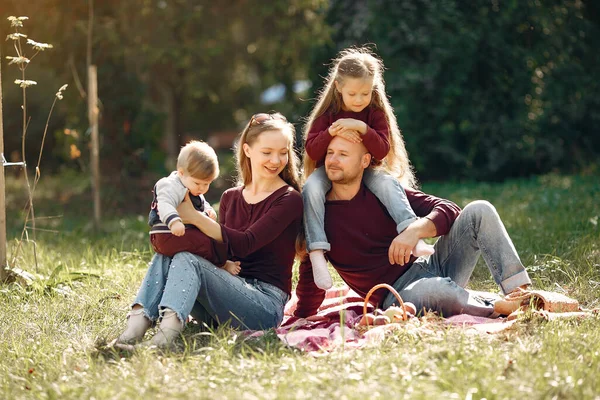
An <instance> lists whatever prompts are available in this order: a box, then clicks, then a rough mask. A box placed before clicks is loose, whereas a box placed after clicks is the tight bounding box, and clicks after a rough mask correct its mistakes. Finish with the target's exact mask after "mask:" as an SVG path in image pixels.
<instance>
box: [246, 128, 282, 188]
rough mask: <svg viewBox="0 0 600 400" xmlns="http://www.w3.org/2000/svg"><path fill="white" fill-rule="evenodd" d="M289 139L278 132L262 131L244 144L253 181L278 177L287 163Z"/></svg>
mask: <svg viewBox="0 0 600 400" xmlns="http://www.w3.org/2000/svg"><path fill="white" fill-rule="evenodd" d="M289 145H290V142H289V139H288V138H287V137H286V136H285V135H284V134H283V132H281V131H279V130H270V131H264V132H262V133H261V134H260V135H258V137H257V138H256V140H255V141H254V143H252V145H249V144H248V143H244V153H245V154H246V157H248V158H249V159H250V166H251V168H252V177H253V180H256V179H260V178H263V179H273V178H275V177H278V176H279V174H280V173H281V171H283V169H284V168H285V166H286V165H287V163H288V161H289V156H290V155H289Z"/></svg>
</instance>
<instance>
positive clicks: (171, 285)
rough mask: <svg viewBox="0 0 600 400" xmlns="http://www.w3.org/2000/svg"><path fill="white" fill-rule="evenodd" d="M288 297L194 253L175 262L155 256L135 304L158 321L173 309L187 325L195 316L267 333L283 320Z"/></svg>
mask: <svg viewBox="0 0 600 400" xmlns="http://www.w3.org/2000/svg"><path fill="white" fill-rule="evenodd" d="M288 298H289V295H288V294H287V293H285V292H284V291H283V290H281V289H279V288H278V287H276V286H274V285H271V284H269V283H266V282H262V281H259V280H257V279H252V278H241V277H239V276H235V275H231V274H230V273H229V272H227V271H225V270H224V269H222V268H218V267H216V266H215V265H214V264H211V263H210V262H209V261H207V260H205V259H204V258H202V257H200V256H197V255H194V254H192V253H187V252H183V253H177V254H175V256H174V257H173V258H171V257H167V256H164V255H162V254H155V255H154V258H152V261H151V263H150V267H149V269H148V272H146V277H145V278H144V281H143V282H142V286H141V287H140V290H139V292H138V294H137V297H136V299H135V301H134V303H133V304H140V305H141V306H143V307H144V313H145V315H146V316H147V317H148V319H150V320H151V321H156V320H157V319H158V318H159V317H160V315H161V313H162V310H163V309H165V308H170V309H171V310H173V311H175V312H176V313H177V317H178V318H179V320H180V321H185V320H186V319H187V316H188V315H190V313H191V312H192V309H194V311H195V312H194V313H193V314H194V316H201V317H202V318H203V319H202V320H201V321H203V322H206V323H208V324H209V325H214V322H215V321H216V322H217V323H223V322H226V321H229V322H230V323H231V326H232V327H234V328H240V329H268V328H273V327H276V326H278V325H279V324H280V323H281V321H282V320H283V308H284V306H285V303H286V302H287V301H288Z"/></svg>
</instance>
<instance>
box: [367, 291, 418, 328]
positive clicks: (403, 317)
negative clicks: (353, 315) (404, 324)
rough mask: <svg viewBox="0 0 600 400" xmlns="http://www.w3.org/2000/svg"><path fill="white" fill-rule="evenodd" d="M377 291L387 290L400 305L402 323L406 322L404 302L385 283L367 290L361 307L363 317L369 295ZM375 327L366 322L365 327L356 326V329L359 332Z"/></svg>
mask: <svg viewBox="0 0 600 400" xmlns="http://www.w3.org/2000/svg"><path fill="white" fill-rule="evenodd" d="M377 289H387V290H389V291H390V292H391V293H392V294H393V295H394V296H395V297H396V299H397V300H398V303H399V304H400V308H401V309H402V321H406V320H408V314H407V312H406V306H405V305H404V301H403V300H402V297H400V295H399V294H398V292H397V291H396V289H394V288H393V287H392V286H390V285H388V284H387V283H379V284H377V285H375V286H373V287H372V288H371V290H369V292H368V293H367V295H366V296H365V303H364V305H363V317H364V316H365V315H367V307H368V304H369V298H370V297H371V295H372V294H373V293H374V292H375V291H376V290H377ZM373 326H375V325H370V324H369V323H368V322H367V324H366V325H357V326H356V327H357V328H358V329H359V330H361V331H367V330H368V329H370V328H372V327H373Z"/></svg>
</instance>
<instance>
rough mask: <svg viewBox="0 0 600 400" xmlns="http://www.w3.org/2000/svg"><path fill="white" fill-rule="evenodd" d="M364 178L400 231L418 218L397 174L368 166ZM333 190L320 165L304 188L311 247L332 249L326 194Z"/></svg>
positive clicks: (303, 193)
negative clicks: (327, 222) (326, 209)
mask: <svg viewBox="0 0 600 400" xmlns="http://www.w3.org/2000/svg"><path fill="white" fill-rule="evenodd" d="M363 182H364V183H365V186H366V187H367V188H368V189H369V190H370V191H371V192H372V193H373V194H374V195H375V196H376V197H377V198H378V199H379V201H381V203H382V204H383V205H384V206H385V208H386V209H387V211H388V213H389V214H390V216H391V217H392V219H393V220H394V222H395V223H396V225H397V230H398V233H400V232H402V231H403V230H405V229H406V228H407V227H408V225H410V224H411V223H413V222H414V221H415V220H416V219H417V216H416V215H415V213H414V211H413V209H412V208H411V207H410V203H409V202H408V199H407V197H406V192H405V191H404V188H403V187H402V185H401V184H400V182H399V181H398V180H397V179H395V178H394V177H393V176H391V175H390V174H387V173H385V172H383V171H379V170H374V169H372V168H367V169H365V172H364V175H363ZM329 190H331V181H330V180H329V178H328V177H327V173H326V172H325V167H319V168H317V169H316V170H315V171H314V172H313V173H312V174H310V176H309V177H308V179H307V180H306V183H305V184H304V187H303V188H302V199H303V201H304V230H305V232H306V246H307V248H308V251H313V250H325V251H329V250H331V245H330V244H329V242H328V241H327V235H326V234H325V196H326V195H327V192H329Z"/></svg>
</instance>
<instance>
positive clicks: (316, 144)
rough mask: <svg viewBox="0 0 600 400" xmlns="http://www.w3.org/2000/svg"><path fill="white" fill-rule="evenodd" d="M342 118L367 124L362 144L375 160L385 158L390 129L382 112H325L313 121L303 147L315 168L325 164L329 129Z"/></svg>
mask: <svg viewBox="0 0 600 400" xmlns="http://www.w3.org/2000/svg"><path fill="white" fill-rule="evenodd" d="M342 118H353V119H357V120H359V121H362V122H364V123H365V124H367V133H366V134H364V135H362V140H363V144H364V145H365V147H366V148H367V150H368V151H369V153H371V155H372V156H373V157H374V158H375V159H377V160H383V159H384V158H385V156H387V153H388V152H389V151H390V139H389V137H390V128H389V125H388V123H387V120H386V119H385V114H384V113H383V111H381V110H378V109H375V108H373V107H371V106H369V107H366V108H365V109H364V110H362V111H361V112H358V113H357V112H353V111H340V112H339V113H337V114H335V115H333V114H332V113H329V112H326V113H325V114H323V115H321V116H320V117H319V118H317V119H315V122H313V124H312V126H311V128H310V131H309V132H308V137H307V138H306V143H305V145H304V148H305V150H306V153H307V154H308V156H309V157H310V158H311V159H313V160H315V161H316V162H317V168H318V167H320V166H321V165H323V163H324V162H325V155H327V147H328V146H329V142H331V139H333V136H331V135H330V134H329V127H330V126H331V124H333V123H334V122H335V121H337V120H338V119H342Z"/></svg>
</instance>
